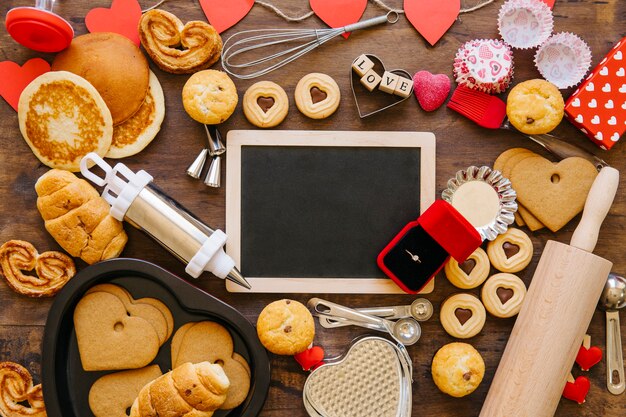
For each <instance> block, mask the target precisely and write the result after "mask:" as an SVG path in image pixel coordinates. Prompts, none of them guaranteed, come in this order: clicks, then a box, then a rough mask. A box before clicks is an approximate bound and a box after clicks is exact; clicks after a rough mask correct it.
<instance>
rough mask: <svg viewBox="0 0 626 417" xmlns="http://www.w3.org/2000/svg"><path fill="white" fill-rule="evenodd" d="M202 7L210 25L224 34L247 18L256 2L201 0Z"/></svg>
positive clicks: (251, 0)
mask: <svg viewBox="0 0 626 417" xmlns="http://www.w3.org/2000/svg"><path fill="white" fill-rule="evenodd" d="M200 6H202V11H203V12H204V15H205V16H206V18H207V19H208V20H209V23H210V24H211V25H212V26H213V27H214V28H215V30H217V32H218V33H222V32H224V31H225V30H226V29H228V28H229V27H231V26H234V25H236V24H237V22H239V21H240V20H241V19H243V18H244V17H246V15H247V14H248V12H249V11H250V9H252V6H254V0H229V1H224V0H200Z"/></svg>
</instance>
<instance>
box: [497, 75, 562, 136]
mask: <svg viewBox="0 0 626 417" xmlns="http://www.w3.org/2000/svg"><path fill="white" fill-rule="evenodd" d="M564 109H565V103H564V102H563V96H562V95H561V92H560V91H559V89H558V88H557V87H556V86H555V85H554V84H552V83H550V82H548V81H545V80H541V79H536V80H528V81H524V82H522V83H519V84H517V85H516V86H515V87H513V89H511V92H510V93H509V96H508V98H507V100H506V115H507V116H508V118H509V121H510V122H511V124H512V125H513V126H514V127H515V128H516V129H517V130H519V131H520V132H522V133H526V134H527V135H540V134H543V133H548V132H550V131H552V130H553V129H554V128H555V127H557V126H558V125H559V123H561V120H562V119H563V111H564Z"/></svg>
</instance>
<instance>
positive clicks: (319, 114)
mask: <svg viewBox="0 0 626 417" xmlns="http://www.w3.org/2000/svg"><path fill="white" fill-rule="evenodd" d="M295 99H296V106H298V110H300V112H301V113H302V114H304V115H305V116H307V117H310V118H311V119H325V118H326V117H328V116H330V115H331V114H333V113H334V112H335V110H337V107H339V101H340V99H341V92H340V91H339V86H338V85H337V83H336V82H335V80H333V79H332V78H331V77H329V76H328V75H326V74H321V73H319V72H313V73H311V74H308V75H305V76H304V77H302V78H301V79H300V81H299V82H298V85H297V86H296V92H295Z"/></svg>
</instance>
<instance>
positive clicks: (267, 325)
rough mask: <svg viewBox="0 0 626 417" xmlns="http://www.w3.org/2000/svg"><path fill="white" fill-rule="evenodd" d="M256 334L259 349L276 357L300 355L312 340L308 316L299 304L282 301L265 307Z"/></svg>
mask: <svg viewBox="0 0 626 417" xmlns="http://www.w3.org/2000/svg"><path fill="white" fill-rule="evenodd" d="M256 330H257V334H258V335H259V340H260V341H261V343H262V344H263V346H265V348H266V349H267V350H269V351H270V352H272V353H275V354H277V355H295V354H297V353H300V352H304V351H305V350H307V349H308V347H309V346H310V345H311V343H313V338H314V337H315V324H314V323H313V316H312V315H311V312H310V311H309V310H308V309H307V308H306V307H305V306H304V305H303V304H302V303H299V302H297V301H294V300H286V299H285V300H278V301H274V302H273V303H271V304H268V305H267V306H265V308H264V309H263V311H261V314H260V315H259V318H258V320H257V323H256Z"/></svg>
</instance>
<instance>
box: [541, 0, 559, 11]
mask: <svg viewBox="0 0 626 417" xmlns="http://www.w3.org/2000/svg"><path fill="white" fill-rule="evenodd" d="M541 1H542V2H544V3H545V4H547V5H548V7H550V8H551V9H552V8H553V7H554V3H556V0H541Z"/></svg>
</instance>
